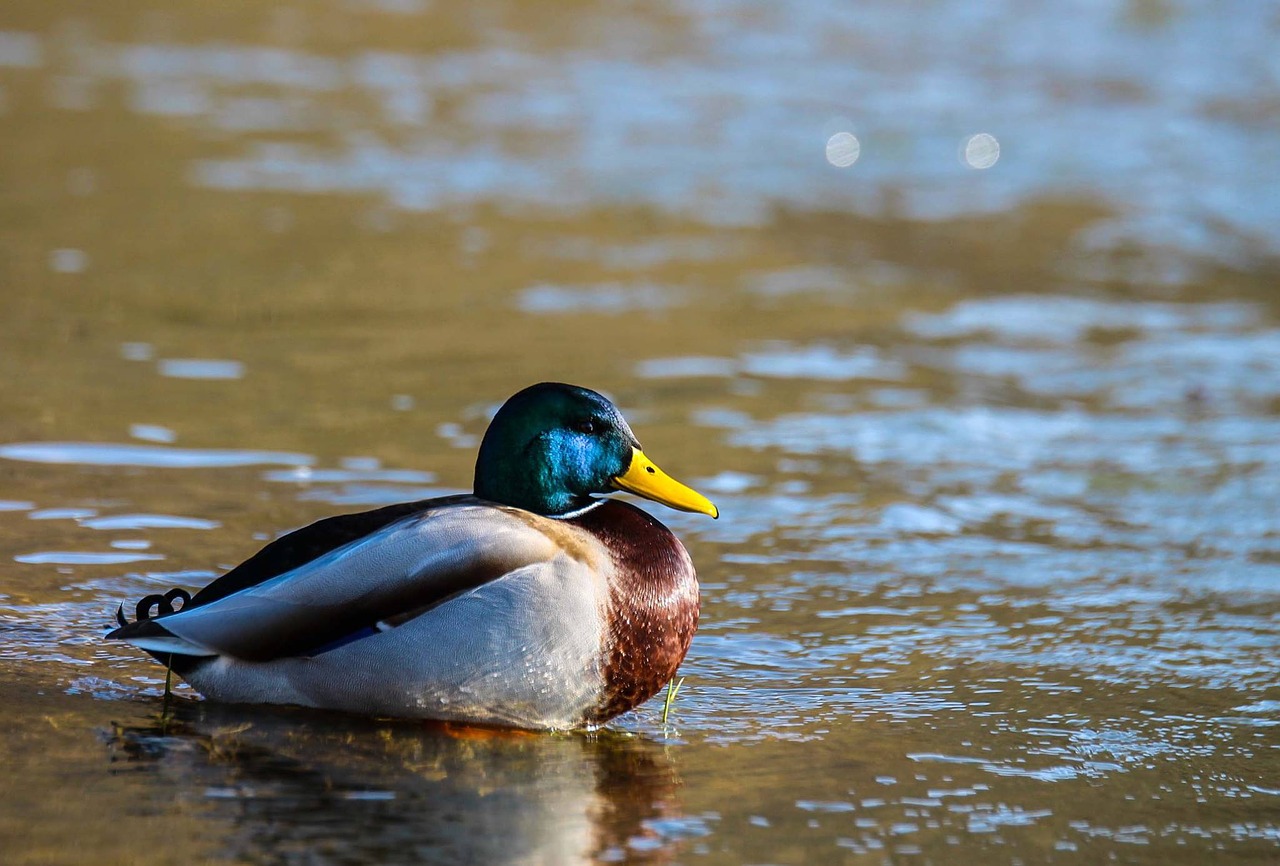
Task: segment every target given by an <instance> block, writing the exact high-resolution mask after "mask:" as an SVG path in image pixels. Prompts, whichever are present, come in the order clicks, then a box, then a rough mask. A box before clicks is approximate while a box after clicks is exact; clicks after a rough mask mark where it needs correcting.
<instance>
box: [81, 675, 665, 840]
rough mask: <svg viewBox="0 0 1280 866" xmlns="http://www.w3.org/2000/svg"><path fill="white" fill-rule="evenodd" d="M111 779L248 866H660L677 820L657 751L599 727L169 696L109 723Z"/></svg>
mask: <svg viewBox="0 0 1280 866" xmlns="http://www.w3.org/2000/svg"><path fill="white" fill-rule="evenodd" d="M106 740H107V748H108V751H109V754H110V760H111V769H112V772H113V773H128V774H138V773H141V774H144V776H145V777H146V779H147V789H148V790H147V796H148V798H151V799H155V800H157V801H163V800H164V799H165V798H167V797H173V798H176V799H178V800H179V801H183V802H186V803H188V804H190V806H192V807H194V808H196V809H198V810H199V811H200V812H202V813H203V814H204V815H205V817H206V819H207V820H208V821H209V822H211V823H212V824H214V825H217V826H220V827H223V828H225V832H223V833H220V834H219V838H218V843H217V845H216V852H211V853H215V856H218V857H222V858H226V859H230V860H235V861H237V862H241V861H243V862H250V863H293V862H314V861H315V859H316V858H320V859H323V860H324V861H325V862H338V863H356V862H366V863H367V862H397V863H409V862H412V863H448V864H457V863H547V864H553V863H556V864H558V863H566V864H568V863H579V862H587V861H591V860H596V859H600V860H606V861H608V860H622V859H628V858H632V857H634V856H635V855H636V854H637V853H640V854H642V855H643V858H644V859H645V860H646V862H671V861H672V860H673V859H674V858H675V856H676V854H677V853H678V849H677V847H676V846H672V845H669V844H667V843H666V842H665V841H664V840H663V839H662V837H661V835H660V833H659V829H657V828H661V827H664V826H666V825H667V824H672V823H675V824H678V823H680V821H681V820H682V816H681V813H680V802H679V798H678V796H677V791H678V788H679V786H680V780H679V777H678V775H677V773H676V770H675V768H674V766H673V764H672V763H671V762H670V760H669V758H668V757H667V755H666V753H665V751H664V750H663V749H662V748H661V747H660V746H658V745H656V744H655V743H652V742H650V741H648V740H646V739H644V738H641V737H635V736H630V735H626V734H619V733H609V732H603V733H600V734H596V735H593V736H585V735H574V736H560V737H556V736H545V735H537V736H531V735H525V734H520V733H511V732H502V731H488V730H484V729H475V728H472V729H467V728H450V727H443V726H440V727H434V726H424V725H421V724H418V725H406V724H397V723H392V722H376V721H367V720H361V719H353V718H348V717H342V716H326V715H317V714H315V713H301V712H291V711H288V710H284V711H262V710H259V709H249V708H244V707H231V708H220V707H216V706H211V705H208V704H197V703H194V702H188V701H185V700H175V701H174V702H173V704H172V707H171V712H165V713H161V714H159V715H156V716H153V717H152V718H151V719H150V720H149V721H147V722H145V723H143V724H135V725H125V726H116V727H115V728H114V729H113V730H111V731H110V732H109V734H108V735H107V737H106Z"/></svg>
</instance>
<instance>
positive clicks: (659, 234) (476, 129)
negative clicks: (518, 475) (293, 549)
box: [0, 0, 1280, 864]
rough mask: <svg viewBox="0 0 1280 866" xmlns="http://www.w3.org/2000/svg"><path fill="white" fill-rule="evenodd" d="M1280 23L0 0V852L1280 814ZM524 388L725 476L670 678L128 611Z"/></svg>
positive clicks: (1224, 831) (938, 831)
mask: <svg viewBox="0 0 1280 866" xmlns="http://www.w3.org/2000/svg"><path fill="white" fill-rule="evenodd" d="M1277 38H1280V19H1277V17H1276V16H1275V14H1274V10H1272V9H1270V8H1269V7H1268V6H1267V4H1256V5H1250V6H1247V7H1239V6H1237V7H1233V8H1232V10H1231V12H1230V14H1226V13H1224V12H1223V11H1222V10H1221V9H1219V8H1218V7H1217V6H1216V5H1215V4H1211V3H1200V4H1172V3H1161V2H1132V3H1128V4H1125V3H1119V4H1115V5H1114V6H1113V5H1109V4H1094V5H1087V4H1079V5H1078V6H1076V5H1072V4H1068V5H1067V6H1065V7H1063V8H1062V9H1060V10H1058V9H1055V10H1046V9H1043V8H1040V7H1039V6H1038V5H1037V4H1030V5H1027V4H1019V3H996V4H986V5H983V6H982V7H981V8H980V9H978V8H977V7H974V6H973V4H967V3H962V2H939V3H932V4H923V5H922V4H898V3H891V2H885V3H860V4H847V5H843V4H835V3H832V4H819V3H807V2H803V0H795V2H790V0H788V2H779V3H776V4H765V5H759V4H752V3H747V2H739V0H728V2H710V0H682V2H671V3H661V4H652V5H643V4H626V3H615V2H600V3H593V2H560V3H546V2H538V3H521V4H515V3H510V4H508V3H488V2H485V3H476V4H467V5H466V6H465V9H463V8H462V7H458V6H456V4H444V3H436V2H431V0H326V2H322V3H310V4H289V3H285V4H274V5H273V6H272V8H270V9H266V8H261V7H260V5H259V4H248V3H220V4H215V5H210V4H207V3H195V2H169V3H164V4H150V3H145V2H136V0H134V2H116V3H113V4H109V6H103V5H102V4H91V3H75V2H59V3H49V2H27V0H9V2H7V3H6V4H5V5H4V6H3V8H0V722H2V724H3V730H4V731H5V735H4V736H2V737H0V758H2V760H3V766H4V768H5V772H4V773H3V774H0V852H3V858H2V859H3V861H4V862H5V863H6V864H36V863H39V864H49V863H138V864H159V863H180V862H181V863H191V862H219V863H299V864H302V863H384V862H385V863H392V862H394V863H417V862H432V863H467V862H470V863H498V862H512V863H556V864H559V863H572V862H579V861H602V862H622V861H653V862H682V863H684V862H688V863H843V862H848V863H877V864H879V863H884V862H892V863H904V864H909V863H969V862H972V863H1033V862H1056V863H1095V862H1105V861H1110V860H1115V861H1120V862H1159V863H1161V864H1173V863H1188V864H1190V863H1205V862H1237V861H1253V862H1275V861H1276V860H1277V859H1278V858H1280V740H1278V739H1277V731H1278V730H1280V265H1278V264H1277V262H1278V261H1280V230H1278V229H1277V226H1280V196H1277V195H1276V194H1275V193H1274V190H1276V189H1278V188H1280V127H1277V125H1276V116H1277V115H1276V112H1275V110H1274V109H1275V106H1276V105H1277V104H1280V101H1278V100H1280V71H1278V67H1277V65H1276V60H1275V57H1276V54H1275V52H1274V44H1275V42H1276V40H1277ZM982 134H986V136H987V137H982ZM975 136H978V137H975ZM984 166H985V167H984ZM542 379H561V380H567V381H573V382H579V383H581V384H585V385H589V386H592V387H595V388H599V389H601V390H604V391H606V392H608V393H610V394H611V395H613V396H614V397H615V398H616V399H617V401H618V402H619V403H620V405H621V406H622V407H623V409H624V411H626V412H627V414H628V417H629V418H630V420H631V421H632V424H633V426H634V427H635V428H636V430H637V432H638V433H639V435H640V436H641V437H642V439H643V441H644V442H645V446H646V449H647V450H648V451H649V452H650V453H651V454H653V455H654V456H655V458H656V459H658V460H659V461H660V462H661V463H662V464H663V465H664V466H665V467H667V468H668V469H670V470H671V471H672V472H673V473H676V474H678V475H679V476H681V477H682V478H685V479H687V480H690V481H692V482H695V483H696V484H697V486H699V487H701V488H703V489H705V490H706V491H707V492H708V493H710V494H711V495H712V496H713V498H715V499H716V500H717V502H718V504H719V505H720V506H721V509H722V513H723V515H724V516H723V517H722V519H721V520H720V521H718V522H716V523H712V522H710V521H707V520H704V519H699V518H697V517H695V516H690V515H684V514H676V513H671V512H663V513H661V514H660V517H661V518H662V519H663V520H664V522H667V523H668V525H670V526H672V527H673V528H674V529H675V530H676V531H677V533H678V534H680V535H681V537H682V538H684V539H685V541H686V543H687V545H688V547H689V548H690V551H691V553H692V554H693V557H694V560H695V562H696V563H697V564H698V567H699V571H700V574H701V577H702V581H703V588H704V593H703V595H704V608H703V625H702V629H701V631H700V633H699V635H698V638H697V639H696V640H695V642H694V645H693V648H692V651H691V653H690V656H689V658H688V660H687V662H686V664H685V668H684V670H683V673H684V674H685V675H686V676H687V680H686V683H685V686H684V689H683V690H682V692H681V694H680V697H679V700H678V701H677V703H676V706H675V709H674V712H673V714H672V718H671V720H670V721H669V723H668V724H667V725H663V724H662V723H661V720H660V707H656V706H654V705H650V706H647V707H644V708H642V709H641V710H639V711H637V712H636V713H634V714H632V715H631V716H629V717H627V718H624V719H621V720H619V721H618V722H616V723H614V724H612V725H610V726H609V727H608V728H607V729H606V730H603V731H599V732H596V733H593V734H584V735H495V734H478V733H476V732H474V731H465V730H449V729H444V730H442V729H438V728H433V727H428V726H422V725H409V724H403V723H394V722H385V721H366V720H360V719H351V718H346V717H334V716H328V715H325V714H315V713H303V712H298V711H291V710H274V711H265V710H263V711H255V710H250V709H244V708H223V707H218V706H215V705H209V704H206V703H204V702H201V701H199V700H197V699H196V697H195V696H194V695H193V694H192V693H191V692H190V691H189V690H181V691H180V692H179V696H180V700H178V701H177V703H176V706H175V707H174V708H173V709H172V712H171V713H169V714H167V715H164V714H162V712H161V710H162V703H161V700H160V694H161V688H162V672H160V671H158V670H157V668H156V667H155V666H154V665H152V664H150V663H149V662H147V661H145V660H144V659H142V658H140V657H139V655H138V654H136V653H133V652H130V651H129V650H128V649H127V648H120V647H114V646H113V647H106V646H104V645H103V644H102V643H101V641H100V637H101V635H102V634H103V633H104V632H105V631H106V629H107V628H108V627H109V624H110V622H111V616H112V613H113V611H114V609H115V605H116V604H117V603H118V602H120V601H122V600H130V599H135V598H137V597H138V596H140V595H142V594H144V593H146V592H150V591H155V590H156V589H157V588H167V587H169V586H172V585H174V584H181V585H186V586H191V587H195V586H199V585H202V584H203V583H205V582H207V581H208V580H209V579H210V578H211V577H212V576H213V575H215V574H216V573H218V572H219V571H220V570H222V569H225V568H227V567H229V566H231V565H234V564H235V563H236V562H238V561H240V560H241V559H242V558H244V557H245V556H247V555H249V554H250V553H252V552H253V551H254V550H256V549H257V548H258V547H259V546H261V544H262V543H263V542H264V541H265V540H267V539H270V538H272V537H274V536H275V535H276V534H278V533H280V532H283V531H286V530H288V529H291V528H294V527H297V526H300V525H302V524H305V523H307V522H309V521H311V520H314V519H316V518H318V517H320V516H323V515H326V514H330V513H334V512H336V511H340V510H355V509H358V508H362V507H369V506H375V505H379V504H383V503H388V502H393V501H400V500H407V499H413V498H420V497H423V496H428V495H433V494H434V493H437V492H440V493H443V492H448V491H455V490H458V489H460V488H463V487H465V486H466V485H467V484H468V483H469V480H470V473H471V464H472V460H473V456H474V449H475V446H476V443H477V436H478V435H479V434H480V433H481V432H482V431H483V429H484V426H485V424H486V421H487V417H488V413H490V412H491V411H492V410H493V408H494V407H495V406H496V404H497V403H499V402H500V401H501V400H502V399H503V398H505V397H506V396H507V395H508V394H510V393H512V392H513V391H515V390H516V389H518V388H519V387H522V386H523V385H525V384H528V383H530V382H533V381H537V380H542ZM655 508H656V506H655Z"/></svg>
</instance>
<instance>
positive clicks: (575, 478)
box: [475, 382, 719, 517]
mask: <svg viewBox="0 0 1280 866" xmlns="http://www.w3.org/2000/svg"><path fill="white" fill-rule="evenodd" d="M614 490H628V491H631V492H632V493H636V494H639V495H640V496H644V497H646V498H648V499H653V500H655V501H657V502H661V503H663V504H665V505H669V506H671V507H672V508H679V509H681V510H683V511H698V512H701V513H703V514H709V515H711V516H712V517H716V516H718V513H719V512H718V511H717V510H716V507H715V506H714V505H712V504H711V502H710V501H708V500H707V499H706V498H705V497H704V496H702V495H701V494H699V493H697V492H696V491H694V490H691V489H689V488H688V487H685V486H684V485H683V484H681V483H680V482H678V481H676V480H674V479H672V478H670V477H669V476H667V475H666V474H665V473H663V472H662V470H660V469H658V467H657V466H654V465H653V463H652V462H650V461H649V459H648V458H647V457H645V455H644V452H643V451H641V450H640V443H639V442H637V441H636V437H635V434H634V433H632V432H631V428H630V427H629V426H627V422H626V420H625V419H624V418H623V417H622V413H620V412H619V411H618V408H617V407H616V406H614V405H613V404H612V403H611V402H609V400H608V399H606V398H605V397H603V396H601V395H600V394H597V393H596V392H595V391H591V390H588V389H587V388H579V387H577V386H576V385H564V384H561V383H559V382H543V383H541V384H539V385H532V386H530V387H528V388H525V389H524V390H523V391H521V392H520V393H518V394H516V395H515V396H514V397H512V398H511V399H509V400H508V401H507V402H506V403H504V404H503V405H502V408H501V409H499V410H498V414H497V415H495V416H494V417H493V421H491V422H490V423H489V429H488V430H487V431H485V434H484V441H483V442H481V443H480V455H479V457H478V458H477V459H476V477H475V493H476V496H479V497H480V498H481V499H488V500H489V501H491V502H497V503H500V504H503V505H513V506H515V507H517V508H523V509H525V510H526V511H532V512H535V513H537V514H543V515H547V516H551V517H554V516H556V515H562V514H568V513H570V512H573V511H577V510H578V509H581V508H585V507H586V506H588V505H590V504H591V503H592V501H593V499H592V497H593V496H595V495H600V494H606V493H612V492H613V491H614Z"/></svg>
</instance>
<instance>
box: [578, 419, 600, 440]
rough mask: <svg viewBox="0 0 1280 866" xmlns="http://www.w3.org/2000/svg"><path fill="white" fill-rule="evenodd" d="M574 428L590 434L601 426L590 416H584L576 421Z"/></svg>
mask: <svg viewBox="0 0 1280 866" xmlns="http://www.w3.org/2000/svg"><path fill="white" fill-rule="evenodd" d="M573 429H574V430H577V431H578V432H579V433H586V434H587V435H588V436H589V435H591V434H592V433H595V432H596V430H598V429H599V428H598V427H597V426H596V422H595V421H593V420H591V419H590V418H584V419H583V420H581V421H578V422H577V423H575V424H574V425H573Z"/></svg>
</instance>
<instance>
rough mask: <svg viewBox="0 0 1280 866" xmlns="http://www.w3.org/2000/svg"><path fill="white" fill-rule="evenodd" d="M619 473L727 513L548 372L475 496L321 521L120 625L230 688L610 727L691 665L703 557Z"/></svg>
mask: <svg viewBox="0 0 1280 866" xmlns="http://www.w3.org/2000/svg"><path fill="white" fill-rule="evenodd" d="M618 489H621V490H626V491H629V492H631V493H635V494H638V495H640V496H643V497H645V498H647V499H652V500H654V501H656V502H660V503H662V504H664V505H668V506H670V507H672V508H676V509H680V510H682V511H694V512H699V513H702V514H707V515H710V516H711V517H718V516H719V512H718V511H717V509H716V507H715V505H713V504H712V503H711V502H710V500H708V499H707V498H706V497H704V496H703V495H702V494H700V493H698V492H697V491H695V490H692V489H690V488H689V487H686V486H685V485H683V484H681V483H680V482H678V481H676V480H674V479H673V478H671V477H670V476H668V475H666V474H665V473H664V472H662V470H660V469H659V468H658V467H657V466H655V465H654V464H653V462H652V461H651V460H650V459H649V458H648V457H646V456H645V454H644V452H643V451H642V450H641V448H640V443H639V442H638V441H637V440H636V437H635V434H633V433H632V432H631V428H630V427H629V426H628V425H627V422H626V421H625V420H624V419H623V417H622V414H621V413H620V412H619V411H618V409H617V407H615V406H614V405H613V404H612V403H611V402H609V400H607V399H606V398H605V397H603V396H601V395H600V394H598V393H596V392H595V391H591V390H588V389H586V388H579V387H576V386H573V385H564V384H560V383H550V382H548V383H542V384H539V385H533V386H532V387H529V388H526V389H525V390H523V391H521V392H520V393H518V394H516V395H515V396H513V397H512V398H511V399H509V400H508V401H507V402H506V403H505V404H503V406H502V408H501V409H499V410H498V413H497V415H495V416H494V418H493V421H492V422H491V423H490V424H489V429H488V430H487V431H486V432H485V435H484V440H483V441H482V442H481V444H480V453H479V456H478V458H477V460H476V472H475V492H474V493H473V494H471V495H461V496H445V497H441V498H437V499H426V500H422V501H418V502H408V503H403V504H399V505H390V506H387V507H385V508H379V509H376V510H374V511H366V512H363V513H360V514H345V515H340V516H337V517H330V518H327V519H325V520H321V521H319V522H317V523H313V524H311V525H310V526H307V527H304V528H303V529H299V530H297V531H295V532H291V533H289V534H288V535H285V536H282V537H281V538H279V539H277V540H275V541H273V542H272V543H270V544H268V545H267V546H266V547H264V548H263V549H262V550H260V551H259V552H258V553H257V554H255V555H254V556H252V557H251V558H249V559H248V560H246V561H245V562H243V563H242V564H240V565H239V566H237V567H236V568H234V569H232V570H231V571H229V572H227V573H226V574H224V575H223V576H222V577H220V578H218V579H217V580H215V581H214V582H213V583H211V584H209V585H208V586H206V587H205V588H204V589H202V590H200V591H199V592H197V593H196V594H195V595H189V594H188V593H187V592H186V591H185V590H183V589H177V588H175V589H173V590H170V591H169V592H168V593H165V594H164V595H154V596H148V597H147V598H144V599H143V600H142V601H141V602H139V603H138V605H137V620H136V621H134V622H128V621H127V620H126V619H125V617H124V614H123V607H122V608H121V610H120V611H118V612H117V614H116V616H117V619H119V621H120V623H121V627H120V628H117V629H116V630H114V631H112V632H111V633H110V634H108V635H107V638H108V639H109V640H121V641H127V642H128V643H131V644H133V645H134V646H136V647H138V648H140V649H142V650H145V651H146V652H148V653H149V654H150V655H152V656H153V657H154V658H156V659H157V660H158V661H160V662H161V663H162V664H165V665H168V666H169V667H171V668H172V670H173V671H174V672H175V673H177V674H178V675H179V676H181V677H182V678H183V679H185V680H186V681H187V682H188V683H189V684H190V685H191V686H192V687H193V688H195V689H196V690H197V691H199V692H200V693H201V694H203V695H204V696H205V697H207V698H209V699H212V700H217V701H224V702H233V703H273V704H299V705H302V706H308V707H323V708H327V709H335V710H344V711H349V712H356V713H364V714H372V715H385V716H399V717H418V718H429V719H440V720H449V721H459V722H469V723H478V724H491V725H505V726H512V727H520V728H541V729H550V728H575V727H581V726H584V725H597V724H601V723H604V722H606V721H608V720H609V719H612V718H613V717H615V716H617V715H619V714H621V713H625V712H627V711H628V710H630V709H632V708H633V707H635V706H638V705H639V704H641V703H643V702H644V701H646V700H648V699H649V698H651V697H653V695H655V694H656V693H657V692H658V691H659V690H660V689H661V688H662V687H663V686H664V685H665V684H666V683H667V682H668V680H670V679H671V677H672V676H673V675H674V674H675V672H676V669H677V667H679V665H680V662H681V661H682V660H683V659H684V656H685V653H686V652H687V651H688V649H689V643H690V641H691V640H692V639H693V633H694V631H695V629H696V628H697V624H698V581H697V577H696V575H695V573H694V569H693V563H692V562H691V560H690V559H689V554H688V553H687V552H686V551H685V549H684V546H683V545H682V544H681V543H680V541H679V540H678V539H677V538H676V537H675V536H674V535H673V534H672V533H671V532H670V530H668V529H667V528H666V527H665V526H663V525H662V524H661V523H659V522H658V521H657V520H655V519H654V518H653V517H651V516H650V515H649V514H647V513H646V512H644V511H642V510H640V509H639V508H636V507H635V506H633V505H629V504H627V503H625V502H620V501H617V500H612V499H598V498H596V496H597V495H601V494H607V493H611V492H613V491H615V490H618ZM175 604H178V605H179V607H178V609H177V610H175V609H174V608H175Z"/></svg>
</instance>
